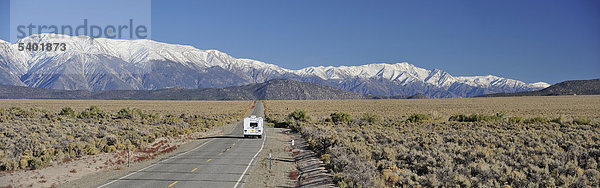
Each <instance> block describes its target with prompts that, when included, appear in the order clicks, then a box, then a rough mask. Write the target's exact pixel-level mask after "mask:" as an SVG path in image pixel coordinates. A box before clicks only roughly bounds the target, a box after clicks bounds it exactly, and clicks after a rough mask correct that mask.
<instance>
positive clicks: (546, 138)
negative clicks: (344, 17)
mask: <svg viewBox="0 0 600 188" xmlns="http://www.w3.org/2000/svg"><path fill="white" fill-rule="evenodd" d="M265 109H266V111H265V115H266V118H267V119H269V120H271V121H274V123H275V125H277V126H289V127H290V128H292V129H293V130H295V131H298V132H300V133H301V134H302V136H303V137H304V138H305V139H306V140H307V141H308V143H309V145H310V146H311V148H312V150H313V151H315V152H316V153H317V154H318V155H320V156H321V158H322V159H324V162H325V163H326V164H327V168H328V169H330V170H331V171H332V172H333V174H334V181H336V183H337V185H338V186H339V187H417V186H425V187H440V186H444V187H502V186H512V187H557V186H558V187H587V186H591V187H598V186H600V165H599V164H598V163H600V110H599V109H600V96H556V97H510V98H472V99H425V100H343V101H266V102H265ZM296 109H298V110H302V111H305V112H306V113H305V114H306V116H310V118H308V117H305V115H304V113H302V112H301V111H296V112H295V113H292V112H294V111H295V110H296ZM290 114H292V115H290ZM340 114H342V115H340ZM365 114H368V115H365ZM346 115H349V116H350V117H349V118H348V117H347V116H346ZM339 117H345V118H342V120H340V118H339ZM347 119H351V120H350V121H347Z"/></svg>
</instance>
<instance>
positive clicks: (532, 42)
mask: <svg viewBox="0 0 600 188" xmlns="http://www.w3.org/2000/svg"><path fill="white" fill-rule="evenodd" d="M101 2H102V1H98V3H101ZM90 4H93V3H90ZM8 7H9V3H8V0H0V39H2V40H9V34H8V31H9V29H8V26H9V23H8V22H9V18H8V17H9V14H8V13H7V12H8V10H9V8H8ZM32 12H34V14H35V12H37V11H35V10H32ZM40 15H41V14H40ZM151 15H152V40H157V41H161V42H167V43H177V44H189V45H193V46H195V47H197V48H199V49H217V50H220V51H223V52H226V53H228V54H230V55H232V56H234V57H239V58H250V59H256V60H260V61H264V62H267V63H272V64H276V65H279V66H282V67H285V68H290V69H299V68H303V67H306V66H318V65H324V66H329V65H332V66H340V65H362V64H367V63H375V62H387V63H395V62H401V61H407V62H409V63H411V64H414V65H416V66H418V67H423V68H427V69H433V68H437V69H442V70H445V71H447V72H449V73H450V74H452V75H454V76H461V75H487V74H492V75H497V76H502V77H508V78H513V79H518V80H523V81H526V82H537V81H545V82H548V83H551V84H553V83H557V82H560V81H564V80H573V79H593V78H600V1H597V0H551V1H548V0H526V1H523V0H502V1H479V0H473V1H470V0H465V1H447V0H439V1H438V0H435V1H434V0H428V1H391V0H390V1H380V0H369V1H366V0H365V1H348V0H337V1H322V0H315V1H291V0H270V1H263V0H252V1H229V0H223V1H221V0H219V1H212V0H211V1H204V0H190V1H183V0H168V1H167V0H164V1H162V0H153V1H152V13H151ZM48 16H51V14H48Z"/></svg>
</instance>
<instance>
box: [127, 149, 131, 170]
mask: <svg viewBox="0 0 600 188" xmlns="http://www.w3.org/2000/svg"><path fill="white" fill-rule="evenodd" d="M129 167H131V151H127V168H129Z"/></svg>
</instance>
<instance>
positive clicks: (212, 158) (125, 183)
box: [100, 101, 267, 188]
mask: <svg viewBox="0 0 600 188" xmlns="http://www.w3.org/2000/svg"><path fill="white" fill-rule="evenodd" d="M251 115H256V116H257V117H263V116H264V107H263V104H262V103H261V102H260V101H257V102H256V105H255V107H254V109H253V110H252V113H251ZM242 131H243V121H240V122H238V123H237V125H236V127H235V128H234V129H233V131H232V132H231V133H230V134H226V135H223V136H217V137H211V138H205V139H206V142H204V143H202V144H200V145H199V146H198V147H196V148H194V149H192V150H189V151H186V152H183V153H181V154H178V155H175V156H173V157H171V158H168V159H165V160H162V161H160V162H157V163H154V164H152V165H150V166H148V167H146V168H142V169H140V170H139V171H135V172H132V173H129V174H128V175H125V176H123V177H120V178H118V179H114V180H111V181H110V182H107V183H106V184H104V185H101V186H100V187H103V188H104V187H143V188H153V187H242V186H243V183H244V181H245V179H246V176H247V175H248V173H249V172H250V170H251V168H252V165H254V164H253V163H254V161H256V159H255V158H256V156H257V155H258V153H259V152H260V150H262V148H263V146H264V143H265V139H266V138H267V136H266V133H265V135H263V138H262V139H258V138H244V136H243V134H242Z"/></svg>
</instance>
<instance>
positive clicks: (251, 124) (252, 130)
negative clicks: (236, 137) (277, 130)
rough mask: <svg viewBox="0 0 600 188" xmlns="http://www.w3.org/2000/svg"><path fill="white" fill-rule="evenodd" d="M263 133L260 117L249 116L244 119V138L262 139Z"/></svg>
mask: <svg viewBox="0 0 600 188" xmlns="http://www.w3.org/2000/svg"><path fill="white" fill-rule="evenodd" d="M263 132H264V130H263V118H262V117H256V116H250V117H247V118H244V137H253V136H257V137H258V138H262V134H263Z"/></svg>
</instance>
